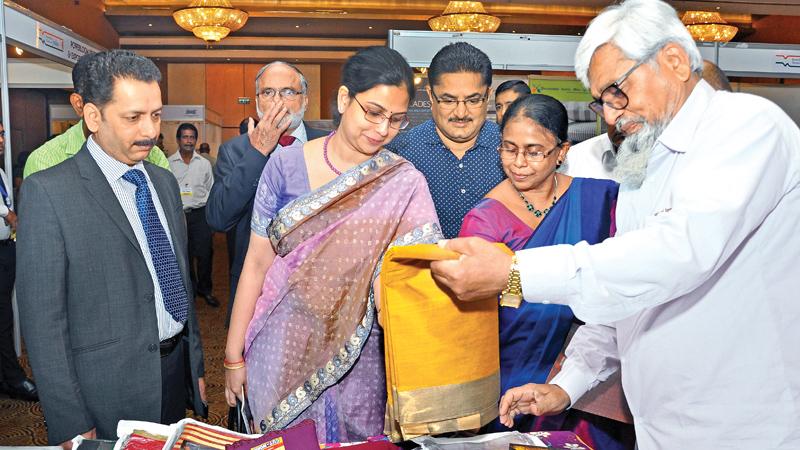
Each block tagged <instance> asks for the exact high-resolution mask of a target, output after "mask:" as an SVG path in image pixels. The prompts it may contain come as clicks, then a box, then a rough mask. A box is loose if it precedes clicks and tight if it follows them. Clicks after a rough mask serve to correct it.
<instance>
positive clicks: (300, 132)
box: [291, 122, 308, 142]
mask: <svg viewBox="0 0 800 450" xmlns="http://www.w3.org/2000/svg"><path fill="white" fill-rule="evenodd" d="M291 136H294V137H296V138H297V139H298V140H300V141H302V142H308V135H307V134H306V125H305V123H303V122H300V126H299V127H297V128H295V129H294V131H292V133H291Z"/></svg>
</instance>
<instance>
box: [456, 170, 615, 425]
mask: <svg viewBox="0 0 800 450" xmlns="http://www.w3.org/2000/svg"><path fill="white" fill-rule="evenodd" d="M618 188H619V186H618V185H617V184H616V183H614V182H613V181H609V180H596V179H591V178H574V179H573V180H572V184H571V185H570V187H569V188H568V189H567V191H566V192H565V193H564V194H563V195H562V196H561V198H560V199H559V200H558V202H557V203H556V204H555V206H553V207H552V208H551V209H550V212H549V213H548V214H547V216H545V218H544V219H543V220H542V222H541V223H540V224H539V226H538V227H537V228H536V230H533V229H531V228H530V227H529V226H528V225H527V224H525V223H524V222H523V221H522V220H520V219H519V218H518V217H517V216H516V215H514V213H512V212H511V211H510V210H508V209H507V208H506V207H505V206H504V205H503V204H502V203H500V202H499V201H497V200H494V199H489V198H486V199H483V200H481V201H480V202H479V203H478V204H477V205H476V206H475V208H473V209H472V210H471V211H470V212H469V213H467V215H466V216H465V217H464V221H463V223H462V227H461V233H460V234H459V235H460V236H462V237H463V236H478V237H482V238H484V239H486V240H488V241H492V242H503V243H504V244H506V245H508V246H509V248H511V249H512V250H514V251H517V250H522V249H528V248H535V247H544V246H549V245H557V244H576V243H578V242H580V241H587V242H588V243H589V244H595V243H598V242H602V241H603V240H604V239H606V238H607V237H609V235H610V234H611V229H612V226H613V211H614V207H615V204H616V199H617V190H618ZM542 263H543V264H546V263H547V262H546V261H543V262H542ZM574 320H575V316H574V315H573V314H572V310H570V308H569V307H567V306H561V305H542V304H537V303H528V302H522V305H520V307H519V308H517V309H514V308H506V307H501V308H500V383H501V392H505V391H506V390H508V389H510V388H512V387H516V386H521V385H523V384H527V383H544V382H545V381H546V380H547V375H548V374H549V373H550V370H551V369H552V367H553V364H554V363H555V361H556V358H558V356H559V354H560V352H561V349H562V347H563V346H564V342H565V341H566V339H567V335H568V333H569V330H570V327H571V326H572V323H573V321H574ZM535 419H536V418H535V417H533V416H520V417H519V418H518V419H517V423H516V426H515V428H517V429H519V430H521V431H528V430H530V429H531V427H533V422H534V421H535ZM490 427H491V428H490V431H500V430H507V428H505V427H503V426H502V425H500V424H499V422H497V421H495V422H494V423H493V424H491V425H490Z"/></svg>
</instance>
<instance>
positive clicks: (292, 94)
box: [206, 61, 326, 323]
mask: <svg viewBox="0 0 800 450" xmlns="http://www.w3.org/2000/svg"><path fill="white" fill-rule="evenodd" d="M307 94H308V83H307V82H306V79H305V77H304V76H303V73H302V72H300V70H299V69H298V68H297V67H295V66H294V65H292V64H289V63H285V62H283V61H275V62H272V63H269V64H267V65H266V66H264V67H262V68H261V70H260V71H259V72H258V74H257V75H256V110H257V111H258V117H259V119H260V120H259V122H258V125H254V122H253V120H252V119H249V123H248V131H247V134H242V135H241V136H237V137H235V138H233V139H231V140H229V141H228V142H225V143H224V144H222V146H220V148H219V153H218V154H217V165H216V166H215V167H214V185H213V186H212V188H211V194H210V195H209V197H208V203H207V204H206V218H207V220H208V224H209V225H210V226H211V228H213V229H215V230H217V231H228V230H232V229H233V230H235V233H233V235H234V236H235V237H234V245H233V246H229V248H230V247H233V248H234V249H235V251H234V257H233V263H232V265H231V289H230V291H231V294H230V299H229V301H228V317H227V319H226V323H227V322H228V321H230V317H231V309H232V308H233V299H234V298H235V296H236V285H237V284H238V283H239V275H240V274H241V273H242V265H243V264H244V257H245V254H246V253H247V246H248V244H249V243H250V218H251V216H252V213H253V198H254V197H255V195H256V187H257V186H258V180H259V178H260V177H261V172H262V170H264V165H265V164H266V163H267V160H268V159H269V155H270V154H271V153H272V152H273V151H274V150H275V149H277V148H280V147H281V146H288V145H291V144H292V143H294V141H295V140H300V141H302V142H306V141H308V140H311V139H316V138H318V137H322V136H324V135H325V134H326V132H325V131H322V130H315V129H313V128H309V127H306V126H305V123H304V122H303V115H304V114H305V111H306V106H307V105H308V95H307ZM230 235H231V233H229V234H228V236H230Z"/></svg>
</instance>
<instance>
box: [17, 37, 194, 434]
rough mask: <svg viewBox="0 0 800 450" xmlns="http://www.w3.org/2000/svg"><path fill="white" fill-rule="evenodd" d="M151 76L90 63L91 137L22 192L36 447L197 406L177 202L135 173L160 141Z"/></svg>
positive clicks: (167, 419)
mask: <svg viewBox="0 0 800 450" xmlns="http://www.w3.org/2000/svg"><path fill="white" fill-rule="evenodd" d="M160 78H161V74H160V73H159V71H158V69H157V68H156V66H155V65H154V64H153V63H152V62H151V61H150V60H148V59H146V58H143V57H140V56H137V55H135V54H134V53H133V52H130V51H125V50H112V51H109V52H104V53H102V54H99V55H98V56H97V58H96V59H95V60H94V61H93V63H92V68H91V70H90V77H89V80H88V81H87V88H86V95H85V97H84V103H85V106H84V120H85V121H86V125H87V126H88V127H89V130H90V131H91V132H92V135H91V136H90V137H89V139H88V140H87V141H86V143H85V144H84V146H83V148H82V149H81V150H80V151H79V152H78V153H77V154H76V155H75V156H74V157H73V158H71V159H68V160H67V161H64V162H63V163H61V164H59V165H57V166H55V167H52V168H50V169H47V170H44V171H42V172H39V173H36V174H34V175H32V176H30V177H29V178H27V179H26V180H25V182H24V183H23V186H22V190H23V194H22V198H23V200H22V205H21V212H20V221H19V228H18V258H19V259H18V261H19V264H20V266H21V267H22V268H23V270H21V271H20V275H19V277H18V281H17V289H18V299H19V306H20V319H21V326H22V332H23V335H24V338H25V343H26V345H27V350H28V355H29V357H30V362H31V367H32V369H33V372H34V375H35V376H36V380H37V385H38V388H39V396H40V399H41V403H42V407H43V409H44V416H45V420H46V422H47V434H48V441H49V442H50V444H61V445H62V446H63V447H64V448H66V449H68V448H70V446H71V444H70V442H69V440H70V439H72V438H73V437H74V436H76V435H78V434H82V435H84V436H88V437H95V436H96V437H98V438H106V439H108V438H111V439H113V438H115V437H116V427H117V422H118V421H119V420H120V419H130V420H145V421H151V422H162V423H173V422H176V421H178V420H180V419H182V418H183V417H185V415H186V405H187V400H190V401H191V403H190V404H191V406H192V407H193V408H194V409H195V411H201V409H202V408H203V398H204V397H205V392H204V391H205V383H204V381H203V379H202V377H203V374H204V366H203V351H202V347H201V342H200V334H199V330H198V324H197V317H196V315H195V311H194V302H191V301H189V300H188V298H189V297H188V293H189V292H191V282H190V278H189V272H188V260H187V254H186V253H187V250H186V249H187V238H186V224H185V222H184V217H183V209H182V206H181V200H180V191H179V189H178V185H177V183H176V181H175V177H174V176H172V174H171V173H170V172H169V171H167V170H165V169H162V168H160V167H157V166H155V165H153V164H150V163H149V162H146V161H144V160H145V158H146V157H147V155H148V153H149V152H150V149H151V148H152V147H153V145H154V144H155V140H156V137H157V136H158V133H159V129H160V120H161V106H162V105H161V91H160V89H159V87H158V81H159V80H160ZM186 361H188V363H187V362H186ZM186 379H191V380H192V381H191V385H190V387H191V390H192V392H193V393H194V395H193V397H194V398H192V399H187V385H186V384H185V380H186Z"/></svg>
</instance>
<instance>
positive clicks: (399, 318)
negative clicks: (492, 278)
mask: <svg viewBox="0 0 800 450" xmlns="http://www.w3.org/2000/svg"><path fill="white" fill-rule="evenodd" d="M506 250H507V251H508V252H509V253H510V250H508V249H507V248H506ZM458 257H459V255H458V254H457V253H454V252H451V251H449V250H445V249H442V248H440V247H439V246H438V245H435V244H420V245H412V246H398V247H392V248H390V249H389V250H388V251H387V253H386V255H385V256H384V260H383V265H382V267H381V288H380V303H381V310H380V318H381V324H382V325H383V329H384V341H385V354H386V384H387V407H386V415H387V417H386V428H385V430H384V432H385V433H386V434H387V435H389V436H390V438H391V439H392V441H394V442H398V441H401V440H408V439H411V438H414V437H416V436H422V435H435V434H441V433H449V432H453V431H461V430H473V429H478V428H480V427H481V426H483V425H485V424H487V423H488V422H490V421H491V420H492V419H494V418H495V417H497V402H498V399H499V398H500V369H499V365H500V363H499V343H498V336H499V334H498V315H497V309H498V303H497V298H496V297H494V296H493V297H491V298H487V299H485V300H480V301H474V302H461V301H458V300H456V299H454V298H451V296H450V294H448V293H447V292H445V291H444V290H442V288H441V287H440V286H439V285H438V284H437V283H436V282H435V281H434V279H433V277H432V276H431V271H430V263H431V261H437V260H446V259H456V258H458Z"/></svg>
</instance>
